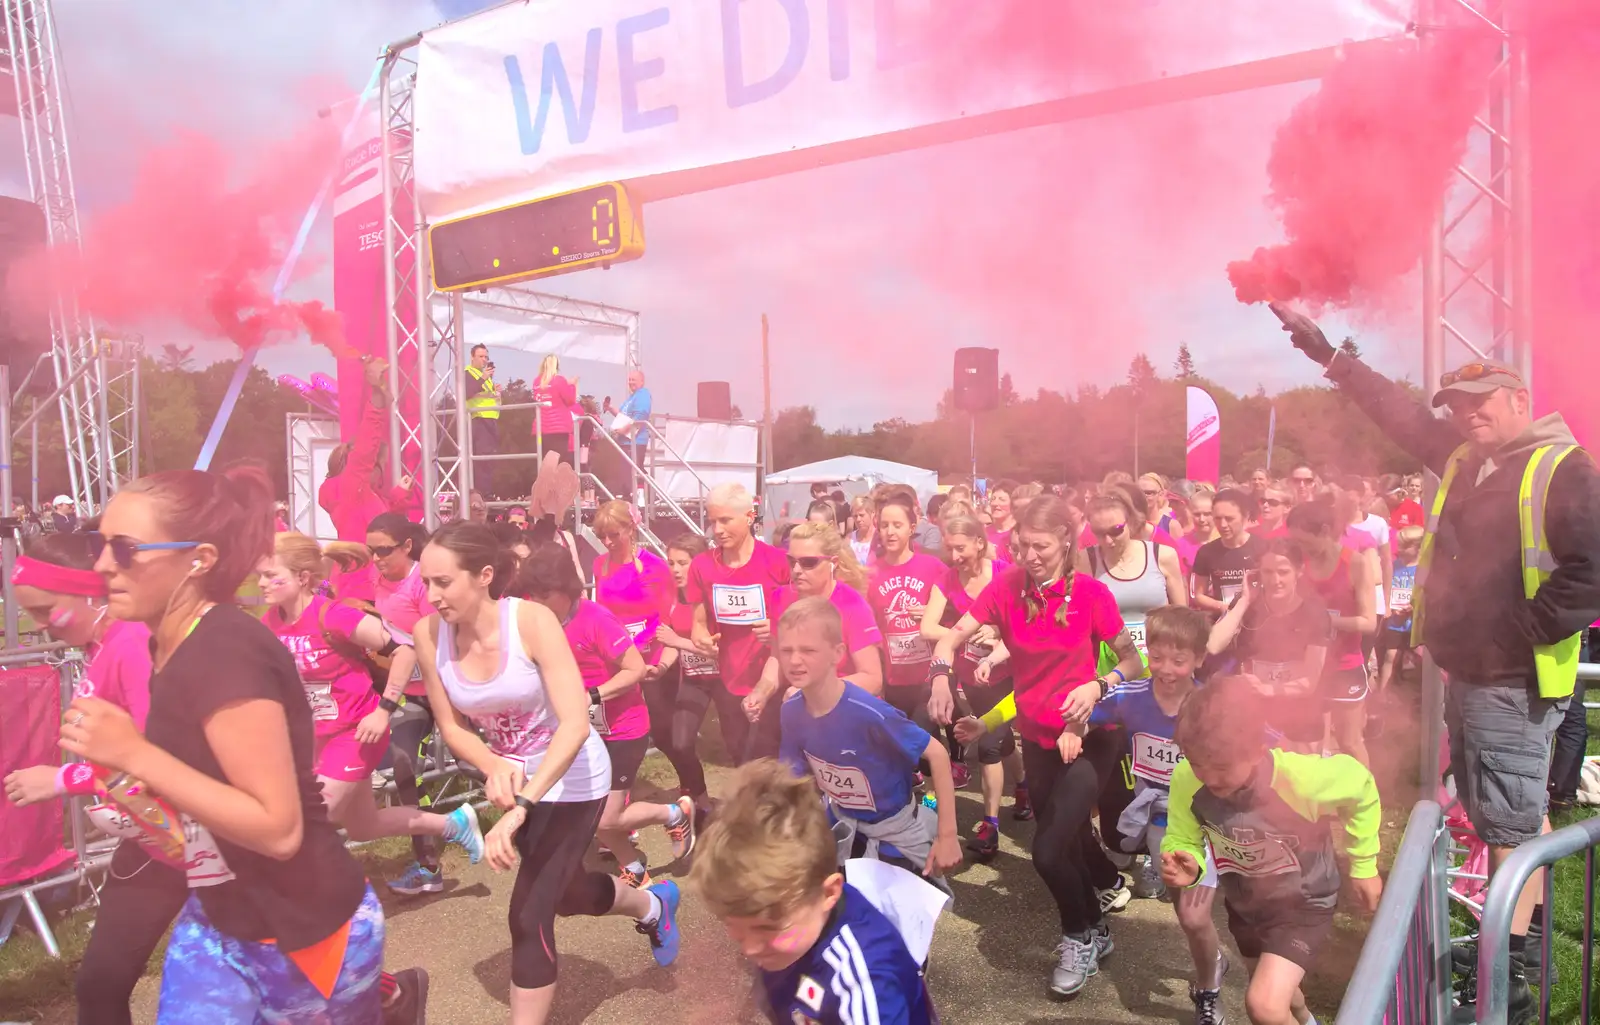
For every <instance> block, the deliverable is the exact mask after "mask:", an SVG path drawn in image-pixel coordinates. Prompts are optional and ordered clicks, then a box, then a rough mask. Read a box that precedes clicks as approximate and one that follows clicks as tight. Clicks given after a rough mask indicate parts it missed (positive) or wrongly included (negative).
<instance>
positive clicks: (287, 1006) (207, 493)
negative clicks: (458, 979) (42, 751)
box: [61, 466, 383, 1025]
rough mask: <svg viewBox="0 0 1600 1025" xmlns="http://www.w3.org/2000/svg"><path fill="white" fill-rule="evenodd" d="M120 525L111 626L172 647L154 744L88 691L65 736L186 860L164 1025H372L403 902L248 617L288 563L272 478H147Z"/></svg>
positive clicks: (107, 520) (117, 517) (264, 632)
mask: <svg viewBox="0 0 1600 1025" xmlns="http://www.w3.org/2000/svg"><path fill="white" fill-rule="evenodd" d="M101 532H102V533H103V534H104V535H105V538H106V543H105V548H104V550H103V551H102V552H101V554H100V557H99V560H98V561H97V562H96V564H95V568H96V569H97V570H98V571H99V572H100V574H101V575H102V576H103V577H104V578H105V580H106V583H107V585H108V587H109V591H110V598H109V607H110V610H111V614H112V615H113V616H116V617H117V618H119V619H127V620H133V621H136V622H142V623H145V624H146V625H148V626H149V628H150V632H151V635H152V637H153V643H152V658H153V662H154V666H155V672H154V675H153V676H152V677H151V681H150V714H149V718H148V720H147V721H146V726H145V734H144V735H143V736H141V735H140V733H139V731H138V729H137V728H136V727H135V726H134V723H133V720H132V719H131V718H130V717H129V716H128V713H127V712H125V711H123V710H122V709H120V708H118V707H117V706H115V705H112V704H110V703H108V702H105V701H101V700H99V699H96V698H80V699H78V700H76V701H74V702H73V703H72V706H71V708H69V709H68V711H67V714H66V715H65V717H64V718H65V722H64V724H63V726H62V729H61V742H62V747H64V748H65V749H66V750H68V751H70V752H72V753H73V754H77V755H81V756H82V757H84V758H85V759H87V760H88V761H90V762H92V763H94V764H95V765H96V766H100V767H102V771H103V777H102V778H103V780H104V782H105V785H106V787H107V789H108V790H109V791H110V796H111V799H112V800H114V801H116V802H117V803H118V804H119V805H121V807H122V809H123V810H124V811H125V812H127V813H129V814H130V815H131V816H132V817H134V818H135V819H137V820H139V825H140V826H141V828H143V829H144V830H145V832H146V833H147V835H148V836H149V838H150V839H151V841H152V842H153V843H157V844H160V845H163V846H165V847H166V848H167V849H169V850H171V851H173V852H174V853H175V854H176V856H177V858H178V859H180V860H181V861H182V862H183V864H184V867H185V874H186V876H187V881H188V885H189V889H190V891H191V893H190V896H189V900H188V902H187V903H186V904H185V905H184V908H183V911H182V912H181V913H180V914H179V916H178V920H177V923H176V925H175V926H174V928H173V933H172V939H171V941H170V942H169V944H168V946H167V955H166V963H165V966H164V969H163V975H162V984H161V1009H160V1012H159V1015H158V1019H157V1020H158V1022H159V1023H160V1025H174V1023H177V1025H184V1023H188V1022H195V1023H200V1022H205V1023H207V1025H217V1023H234V1022H238V1023H253V1022H258V1021H262V1020H289V1021H313V1020H315V1021H322V1022H329V1023H334V1025H345V1023H349V1025H356V1023H358V1022H359V1023H361V1025H370V1023H371V1022H374V1021H376V1020H377V1019H378V1017H379V1014H380V1010H379V1006H380V996H379V971H380V966H381V964H382V960H383V909H382V907H381V905H379V903H378V900H377V897H376V895H375V894H374V893H373V891H372V889H371V887H370V886H368V884H367V881H366V879H365V877H364V875H363V873H362V871H361V868H360V866H359V865H358V864H357V863H356V861H355V859H354V858H353V857H352V856H351V855H350V853H349V852H348V851H346V850H345V847H344V844H343V842H342V841H341V840H340V838H339V835H338V833H337V832H336V831H335V830H334V827H333V825H332V824H331V823H330V822H329V821H328V815H327V811H326V808H325V807H324V805H323V802H322V798H321V795H320V793H319V792H318V787H317V782H316V776H315V774H314V769H313V764H312V748H313V744H314V738H313V734H312V721H311V713H310V709H309V707H308V706H307V704H306V698H305V692H304V689H303V688H302V686H301V683H300V679H299V675H298V673H297V672H296V670H295V663H294V657H293V656H292V655H291V654H290V653H289V651H288V649H287V648H285V647H284V646H283V644H282V643H280V642H279V641H278V639H277V638H276V637H275V636H273V633H272V631H271V630H270V629H268V628H267V627H266V626H265V625H263V624H262V623H261V622H259V621H258V620H256V619H254V618H253V617H251V616H250V615H248V614H247V613H245V612H244V611H243V610H241V609H239V608H238V607H237V606H236V605H234V604H233V596H234V593H235V592H236V591H237V590H238V588H239V585H240V584H241V583H242V582H243V581H244V579H245V578H246V577H247V576H249V575H250V574H251V573H252V572H254V571H255V569H256V567H257V565H258V564H259V563H260V561H261V559H262V558H263V556H266V555H268V554H270V552H271V551H272V537H273V521H272V491H271V486H270V485H269V483H268V481H267V478H266V475H265V474H264V473H263V472H262V471H261V470H260V469H259V468H257V467H250V466H246V467H237V468H231V469H229V470H226V471H224V472H222V473H203V472H199V471H193V470H180V471H172V472H168V473H159V474H155V475H154V476H151V477H145V478H142V479H140V480H136V481H134V482H132V483H131V484H129V485H127V486H126V487H124V488H123V489H122V491H121V492H120V493H119V494H118V495H117V497H116V498H115V499H113V500H112V502H111V504H110V505H109V506H108V507H107V508H106V512H105V516H104V517H103V519H102V520H101Z"/></svg>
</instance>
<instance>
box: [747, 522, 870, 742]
mask: <svg viewBox="0 0 1600 1025" xmlns="http://www.w3.org/2000/svg"><path fill="white" fill-rule="evenodd" d="M788 555H789V582H788V583H787V584H783V585H781V586H780V587H779V588H778V590H777V593H776V594H774V596H773V599H772V609H771V622H772V641H771V651H772V653H773V654H769V655H768V656H767V660H766V665H765V666H764V667H763V668H762V670H761V679H760V682H758V683H757V684H756V686H755V689H754V690H752V691H751V692H750V694H749V696H748V697H746V698H745V699H744V712H745V715H746V716H747V717H748V718H749V720H750V721H751V722H752V723H755V724H756V726H755V729H754V730H753V731H752V736H751V738H750V751H749V753H748V754H749V757H751V758H764V757H772V756H776V754H777V752H778V709H779V706H781V705H782V704H783V700H782V699H783V692H784V690H785V685H784V682H783V676H782V674H781V673H780V672H779V671H778V660H777V658H776V657H775V654H776V652H777V651H778V636H777V634H778V629H777V623H778V620H779V619H780V618H781V617H782V616H783V610H784V609H786V608H788V607H789V606H790V605H793V604H794V603H795V602H796V601H799V600H800V599H801V598H826V599H828V601H829V602H831V603H832V604H833V606H834V608H836V609H838V610H839V615H840V617H841V618H842V619H843V620H844V649H845V653H844V657H843V658H841V659H840V660H839V676H840V678H841V679H845V680H848V681H850V682H851V683H853V684H855V685H856V686H858V687H860V688H861V689H862V690H864V691H866V692H867V693H868V694H871V695H874V696H880V695H882V693H883V659H882V656H881V655H880V653H879V649H880V648H881V647H882V646H883V634H882V632H881V631H879V629H878V623H877V620H876V619H875V618H874V617H873V615H872V606H871V605H869V604H867V599H866V598H865V596H864V595H863V592H864V591H865V590H866V588H867V574H866V571H865V570H863V569H862V568H861V564H860V563H859V562H857V561H856V557H855V553H854V552H852V551H850V546H849V545H847V544H845V543H844V538H842V537H840V536H839V532H838V531H837V530H834V529H833V528H832V527H830V526H827V525H826V524H822V523H797V524H795V528H794V530H792V531H790V532H789V545H788Z"/></svg>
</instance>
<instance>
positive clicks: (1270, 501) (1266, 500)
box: [1261, 498, 1289, 505]
mask: <svg viewBox="0 0 1600 1025" xmlns="http://www.w3.org/2000/svg"><path fill="white" fill-rule="evenodd" d="M1261 504H1262V505H1288V504H1289V503H1288V502H1285V501H1284V500H1283V499H1281V498H1263V499H1262V500H1261Z"/></svg>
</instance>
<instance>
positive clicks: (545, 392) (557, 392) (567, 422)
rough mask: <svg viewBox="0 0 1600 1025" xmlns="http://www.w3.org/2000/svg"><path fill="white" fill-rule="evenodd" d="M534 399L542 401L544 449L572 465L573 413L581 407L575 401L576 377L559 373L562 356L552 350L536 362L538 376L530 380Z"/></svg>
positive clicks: (540, 418)
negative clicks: (559, 356)
mask: <svg viewBox="0 0 1600 1025" xmlns="http://www.w3.org/2000/svg"><path fill="white" fill-rule="evenodd" d="M533 399H534V401H535V402H543V403H545V405H544V407H543V408H541V409H540V410H539V424H540V426H541V428H542V430H543V433H544V450H545V451H546V452H555V453H557V454H558V455H559V456H560V459H561V461H562V462H563V463H566V464H567V465H568V466H572V465H573V447H572V426H573V417H574V416H575V415H576V414H577V413H579V412H581V411H582V407H580V406H579V405H578V379H577V378H573V379H572V380H570V381H569V380H567V379H566V378H565V377H562V376H561V360H560V359H559V358H557V356H556V355H555V354H554V353H551V354H550V355H548V356H546V357H545V358H544V359H543V361H541V362H540V363H539V376H538V377H536V378H534V381H533Z"/></svg>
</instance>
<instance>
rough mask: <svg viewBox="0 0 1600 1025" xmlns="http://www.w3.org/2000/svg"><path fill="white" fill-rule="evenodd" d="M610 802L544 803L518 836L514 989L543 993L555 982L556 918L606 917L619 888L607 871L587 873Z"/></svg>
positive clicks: (513, 921)
mask: <svg viewBox="0 0 1600 1025" xmlns="http://www.w3.org/2000/svg"><path fill="white" fill-rule="evenodd" d="M605 806H606V802H605V798H600V799H598V800H594V801H574V802H570V803H567V802H561V803H557V802H554V801H544V802H540V803H539V804H538V805H536V806H535V807H534V810H533V811H532V812H531V813H530V814H529V817H528V820H527V821H526V822H525V823H524V824H523V826H522V828H521V829H519V830H518V831H517V853H519V854H520V855H521V856H522V864H521V865H520V866H519V867H518V868H517V882H516V885H515V886H514V887H513V888H512V890H511V915H510V920H511V984H512V985H513V986H516V987H518V988H520V989H539V988H541V987H543V986H549V985H551V984H553V983H554V982H555V981H556V935H555V922H556V916H557V915H560V916H561V917H562V918H569V917H571V916H573V915H604V914H607V913H608V912H610V910H611V906H612V905H613V904H614V903H616V896H617V894H616V887H615V885H614V884H613V883H612V881H611V877H610V876H608V875H606V874H605V873H603V872H585V871H584V870H583V856H584V855H585V854H586V853H588V851H589V844H591V843H592V842H594V834H595V829H596V827H598V826H599V825H600V813H601V812H602V811H604V810H605Z"/></svg>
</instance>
